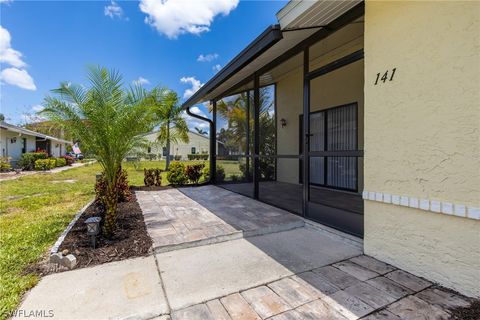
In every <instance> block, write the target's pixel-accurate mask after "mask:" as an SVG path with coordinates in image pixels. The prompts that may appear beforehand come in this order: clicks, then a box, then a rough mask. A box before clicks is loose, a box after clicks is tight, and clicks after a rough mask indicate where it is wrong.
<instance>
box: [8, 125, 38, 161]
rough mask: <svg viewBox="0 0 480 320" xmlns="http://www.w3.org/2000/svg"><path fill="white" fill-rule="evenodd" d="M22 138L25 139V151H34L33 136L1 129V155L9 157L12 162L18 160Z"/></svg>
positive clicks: (20, 153)
mask: <svg viewBox="0 0 480 320" xmlns="http://www.w3.org/2000/svg"><path fill="white" fill-rule="evenodd" d="M12 138H13V139H14V140H15V142H14V143H12ZM23 138H26V139H27V150H26V151H27V152H32V151H35V137H33V136H26V135H19V134H18V133H16V132H11V131H6V130H3V129H2V130H1V135H0V150H1V156H2V157H3V156H4V157H11V158H12V159H11V160H12V162H15V161H18V160H19V159H20V157H21V155H22V148H23V141H22V139H23Z"/></svg>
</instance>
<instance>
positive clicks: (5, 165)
mask: <svg viewBox="0 0 480 320" xmlns="http://www.w3.org/2000/svg"><path fill="white" fill-rule="evenodd" d="M11 169H12V165H11V164H10V158H8V157H2V158H0V172H7V171H10V170H11Z"/></svg>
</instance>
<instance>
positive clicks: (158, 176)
mask: <svg viewBox="0 0 480 320" xmlns="http://www.w3.org/2000/svg"><path fill="white" fill-rule="evenodd" d="M143 175H144V177H143V182H144V183H145V185H146V186H147V187H151V186H161V185H162V170H161V169H143Z"/></svg>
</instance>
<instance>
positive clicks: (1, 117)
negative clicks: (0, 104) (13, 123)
mask: <svg viewBox="0 0 480 320" xmlns="http://www.w3.org/2000/svg"><path fill="white" fill-rule="evenodd" d="M0 121H5V116H4V115H3V113H0Z"/></svg>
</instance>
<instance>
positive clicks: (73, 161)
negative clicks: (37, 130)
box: [63, 155, 75, 166]
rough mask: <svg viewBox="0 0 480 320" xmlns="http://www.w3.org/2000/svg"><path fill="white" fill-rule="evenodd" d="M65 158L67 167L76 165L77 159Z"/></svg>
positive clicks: (65, 156)
mask: <svg viewBox="0 0 480 320" xmlns="http://www.w3.org/2000/svg"><path fill="white" fill-rule="evenodd" d="M63 158H64V159H65V161H67V166H71V165H72V164H74V163H75V158H74V157H72V156H69V155H64V156H63Z"/></svg>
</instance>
